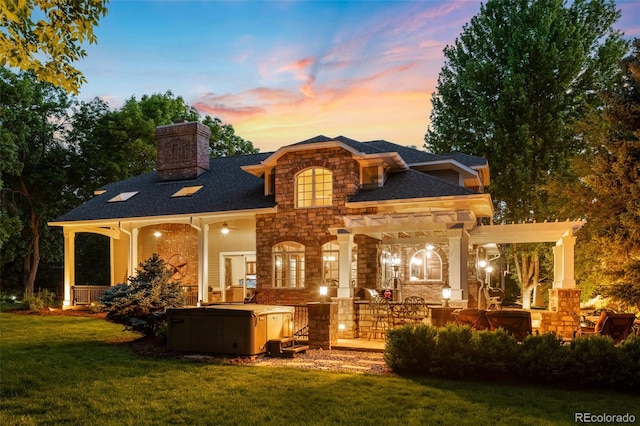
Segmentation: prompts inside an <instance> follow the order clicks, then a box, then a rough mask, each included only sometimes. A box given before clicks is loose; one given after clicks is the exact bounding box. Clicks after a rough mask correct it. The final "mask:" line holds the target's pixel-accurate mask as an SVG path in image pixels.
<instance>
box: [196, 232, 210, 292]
mask: <svg viewBox="0 0 640 426" xmlns="http://www.w3.org/2000/svg"><path fill="white" fill-rule="evenodd" d="M208 235H209V225H202V227H200V228H198V304H199V303H200V302H208V301H209V244H208V240H209V239H208V237H207V236H208Z"/></svg>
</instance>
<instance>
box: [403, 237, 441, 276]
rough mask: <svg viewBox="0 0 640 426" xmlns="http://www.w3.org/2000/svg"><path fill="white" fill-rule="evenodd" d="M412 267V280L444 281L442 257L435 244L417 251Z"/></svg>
mask: <svg viewBox="0 0 640 426" xmlns="http://www.w3.org/2000/svg"><path fill="white" fill-rule="evenodd" d="M410 267H411V277H410V280H411V281H442V258H440V255H439V254H438V253H437V252H436V251H435V250H434V248H433V246H430V245H429V246H427V247H426V248H424V249H422V250H418V251H417V252H415V253H414V255H413V256H411V260H410Z"/></svg>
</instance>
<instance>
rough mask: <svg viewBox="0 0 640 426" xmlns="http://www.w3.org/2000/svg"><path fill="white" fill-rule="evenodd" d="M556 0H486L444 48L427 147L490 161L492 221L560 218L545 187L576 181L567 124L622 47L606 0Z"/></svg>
mask: <svg viewBox="0 0 640 426" xmlns="http://www.w3.org/2000/svg"><path fill="white" fill-rule="evenodd" d="M564 3H565V2H564V1H562V0H489V1H487V3H486V4H484V5H482V6H481V8H480V13H479V14H478V15H476V16H474V17H473V18H472V19H471V21H470V23H468V24H466V25H465V26H464V28H463V32H462V34H461V35H460V37H459V38H458V39H456V41H455V43H454V45H453V46H447V47H446V48H445V50H444V54H445V58H446V60H445V65H444V66H443V68H442V70H441V72H440V75H439V78H438V85H437V92H436V93H434V94H433V97H432V105H433V110H432V113H431V124H430V126H429V129H428V131H427V134H426V135H425V146H426V148H427V149H428V150H431V151H434V152H439V153H442V152H450V151H462V152H465V153H468V154H473V155H479V156H482V157H485V158H487V159H488V161H489V164H491V168H492V183H491V185H490V187H489V188H488V190H489V192H490V193H491V195H492V197H493V201H494V207H495V212H496V214H495V217H494V220H495V221H496V222H503V223H504V222H530V221H534V220H538V221H543V220H547V219H549V220H553V219H556V218H558V214H559V213H561V212H562V211H563V210H562V208H563V207H562V204H563V203H564V202H566V196H565V194H564V193H562V192H553V193H552V191H553V189H557V188H563V187H564V186H565V185H566V184H570V183H571V182H573V181H575V180H576V179H577V177H576V176H574V175H572V174H571V173H570V172H569V171H570V167H569V164H570V162H571V161H572V159H574V158H575V157H576V156H578V155H579V154H580V152H581V151H582V149H583V145H584V144H583V142H582V140H581V138H580V137H579V134H578V133H577V132H576V131H575V128H574V125H575V124H576V122H577V121H578V120H579V119H580V118H581V117H583V116H584V115H585V114H586V112H587V111H589V110H590V109H591V108H596V107H597V106H599V105H600V104H601V99H600V98H599V96H598V92H600V91H602V90H604V89H605V88H608V87H611V85H612V83H613V80H614V77H615V74H616V63H617V62H618V60H619V59H620V58H622V57H623V55H624V53H625V51H626V48H627V42H626V41H624V40H623V39H622V37H621V34H620V33H619V32H618V31H616V30H614V29H613V24H614V23H615V22H616V21H617V19H618V18H619V16H620V14H619V12H618V11H616V9H615V5H614V3H613V2H612V1H606V0H577V1H574V2H571V3H570V4H568V5H565V4H564ZM563 219H564V218H563ZM512 261H516V260H515V259H512ZM529 262H530V265H532V266H533V270H532V271H531V276H540V275H544V272H543V271H540V270H539V268H540V263H539V262H536V261H535V258H532V259H530V260H529ZM518 264H520V265H522V259H519V260H518ZM521 272H523V271H521ZM525 276H527V274H522V275H521V278H524V277H525ZM520 285H521V287H522V288H523V289H525V288H526V287H528V286H529V284H528V282H520Z"/></svg>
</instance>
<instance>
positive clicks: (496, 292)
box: [482, 286, 502, 310]
mask: <svg viewBox="0 0 640 426" xmlns="http://www.w3.org/2000/svg"><path fill="white" fill-rule="evenodd" d="M482 293H483V294H484V300H485V303H486V306H487V310H494V309H502V290H501V289H497V288H490V287H486V286H485V287H483V288H482Z"/></svg>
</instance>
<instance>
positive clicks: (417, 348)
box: [384, 324, 438, 374]
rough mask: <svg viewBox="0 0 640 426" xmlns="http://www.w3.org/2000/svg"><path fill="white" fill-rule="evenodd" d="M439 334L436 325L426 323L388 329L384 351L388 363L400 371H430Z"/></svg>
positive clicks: (417, 372)
mask: <svg viewBox="0 0 640 426" xmlns="http://www.w3.org/2000/svg"><path fill="white" fill-rule="evenodd" d="M437 334H438V329H437V328H436V327H432V326H430V325H425V324H419V325H417V326H415V327H414V326H411V325H404V326H402V327H398V328H394V329H390V330H388V331H387V337H386V340H387V344H386V345H385V352H384V359H385V361H386V363H387V365H388V366H389V367H390V368H391V369H392V370H394V371H396V372H398V373H409V374H427V373H429V369H430V368H431V367H432V366H433V352H434V348H435V346H436V345H435V341H436V336H437Z"/></svg>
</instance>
